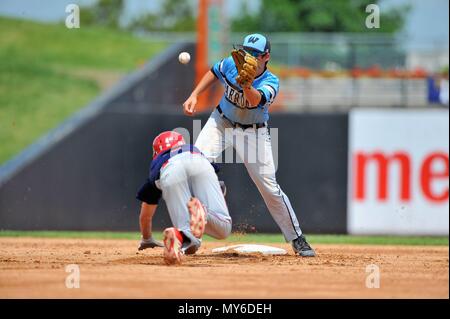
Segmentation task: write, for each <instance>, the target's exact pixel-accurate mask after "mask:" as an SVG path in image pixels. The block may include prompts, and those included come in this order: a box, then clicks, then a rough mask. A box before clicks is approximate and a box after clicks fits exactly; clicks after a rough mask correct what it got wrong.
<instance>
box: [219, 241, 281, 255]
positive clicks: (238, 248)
mask: <svg viewBox="0 0 450 319" xmlns="http://www.w3.org/2000/svg"><path fill="white" fill-rule="evenodd" d="M212 252H213V253H224V252H237V253H262V254H263V255H286V254H287V251H286V250H284V249H282V248H278V247H271V246H265V245H253V244H242V245H234V246H226V247H220V248H214V249H213V250H212Z"/></svg>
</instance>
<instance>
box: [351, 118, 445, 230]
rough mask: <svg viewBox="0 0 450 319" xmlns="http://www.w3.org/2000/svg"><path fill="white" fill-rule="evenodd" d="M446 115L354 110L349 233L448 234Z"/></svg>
mask: <svg viewBox="0 0 450 319" xmlns="http://www.w3.org/2000/svg"><path fill="white" fill-rule="evenodd" d="M448 157H449V112H448V110H417V111H416V110H354V111H352V112H351V113H350V119H349V187H348V192H349V194H348V221H347V223H348V231H349V233H350V234H393V235H448V233H449V232H448V228H449V158H448Z"/></svg>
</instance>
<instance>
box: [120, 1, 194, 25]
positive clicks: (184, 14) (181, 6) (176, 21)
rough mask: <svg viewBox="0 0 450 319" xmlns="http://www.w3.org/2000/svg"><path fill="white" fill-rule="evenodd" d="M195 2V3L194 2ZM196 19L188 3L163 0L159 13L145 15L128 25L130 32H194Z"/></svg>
mask: <svg viewBox="0 0 450 319" xmlns="http://www.w3.org/2000/svg"><path fill="white" fill-rule="evenodd" d="M195 2H196V1H195ZM195 27H196V18H195V16H194V8H193V5H192V3H191V2H190V1H180V0H165V1H164V2H163V4H162V8H161V11H160V12H158V13H156V14H154V13H146V14H144V15H142V16H140V17H138V18H135V19H134V20H132V21H131V22H130V24H129V25H128V29H129V30H132V31H178V32H189V31H195Z"/></svg>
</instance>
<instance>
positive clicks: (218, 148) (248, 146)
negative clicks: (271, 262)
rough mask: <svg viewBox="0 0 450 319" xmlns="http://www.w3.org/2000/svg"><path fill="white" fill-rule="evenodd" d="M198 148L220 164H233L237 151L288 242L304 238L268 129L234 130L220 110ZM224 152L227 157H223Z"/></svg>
mask: <svg viewBox="0 0 450 319" xmlns="http://www.w3.org/2000/svg"><path fill="white" fill-rule="evenodd" d="M195 146H196V147H197V148H198V149H199V150H200V151H201V152H202V153H203V154H204V155H205V156H206V157H207V158H208V159H209V160H210V161H212V162H213V161H215V162H217V163H221V162H222V163H229V162H230V161H231V162H232V158H231V157H232V152H230V151H229V150H231V151H232V149H231V147H234V149H235V150H236V154H237V155H238V156H239V158H240V160H241V162H243V163H244V164H245V167H246V168H247V171H248V173H249V175H250V178H251V179H252V180H253V182H254V183H255V184H256V187H257V188H258V190H259V192H260V193H261V195H262V197H263V199H264V202H265V203H266V206H267V208H268V209H269V212H270V213H271V215H272V217H273V219H274V220H275V222H276V223H277V224H278V226H279V227H280V229H281V231H282V232H283V235H284V237H285V239H286V241H292V240H294V239H296V238H297V237H298V236H300V235H301V233H302V231H301V229H300V226H299V222H298V220H297V217H296V215H295V212H294V209H293V208H292V205H291V203H290V201H289V198H288V197H287V196H286V194H285V193H284V192H283V191H282V190H281V188H280V186H279V185H278V183H277V181H276V176H275V172H276V169H275V164H274V160H273V154H272V142H271V138H270V134H269V130H268V128H267V127H264V128H260V129H255V128H248V129H246V130H245V131H244V130H242V129H240V128H233V126H232V125H231V123H230V122H229V121H228V120H227V119H224V118H223V117H222V116H221V115H220V113H219V112H218V111H217V109H216V110H214V112H213V113H212V114H211V116H210V117H209V119H208V121H207V122H206V124H205V126H204V127H203V129H202V131H201V132H200V135H199V136H198V138H197V141H196V142H195ZM224 150H225V156H223V154H222V153H223V152H224ZM230 153H231V154H230ZM229 155H231V156H229Z"/></svg>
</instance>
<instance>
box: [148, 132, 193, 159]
mask: <svg viewBox="0 0 450 319" xmlns="http://www.w3.org/2000/svg"><path fill="white" fill-rule="evenodd" d="M183 144H186V142H185V141H184V138H183V135H181V134H180V133H177V132H174V131H166V132H162V133H160V134H159V135H158V136H157V137H155V139H154V140H153V158H155V157H156V156H158V155H159V154H161V153H162V152H164V151H167V150H168V149H171V148H172V147H175V146H179V145H183Z"/></svg>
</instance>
